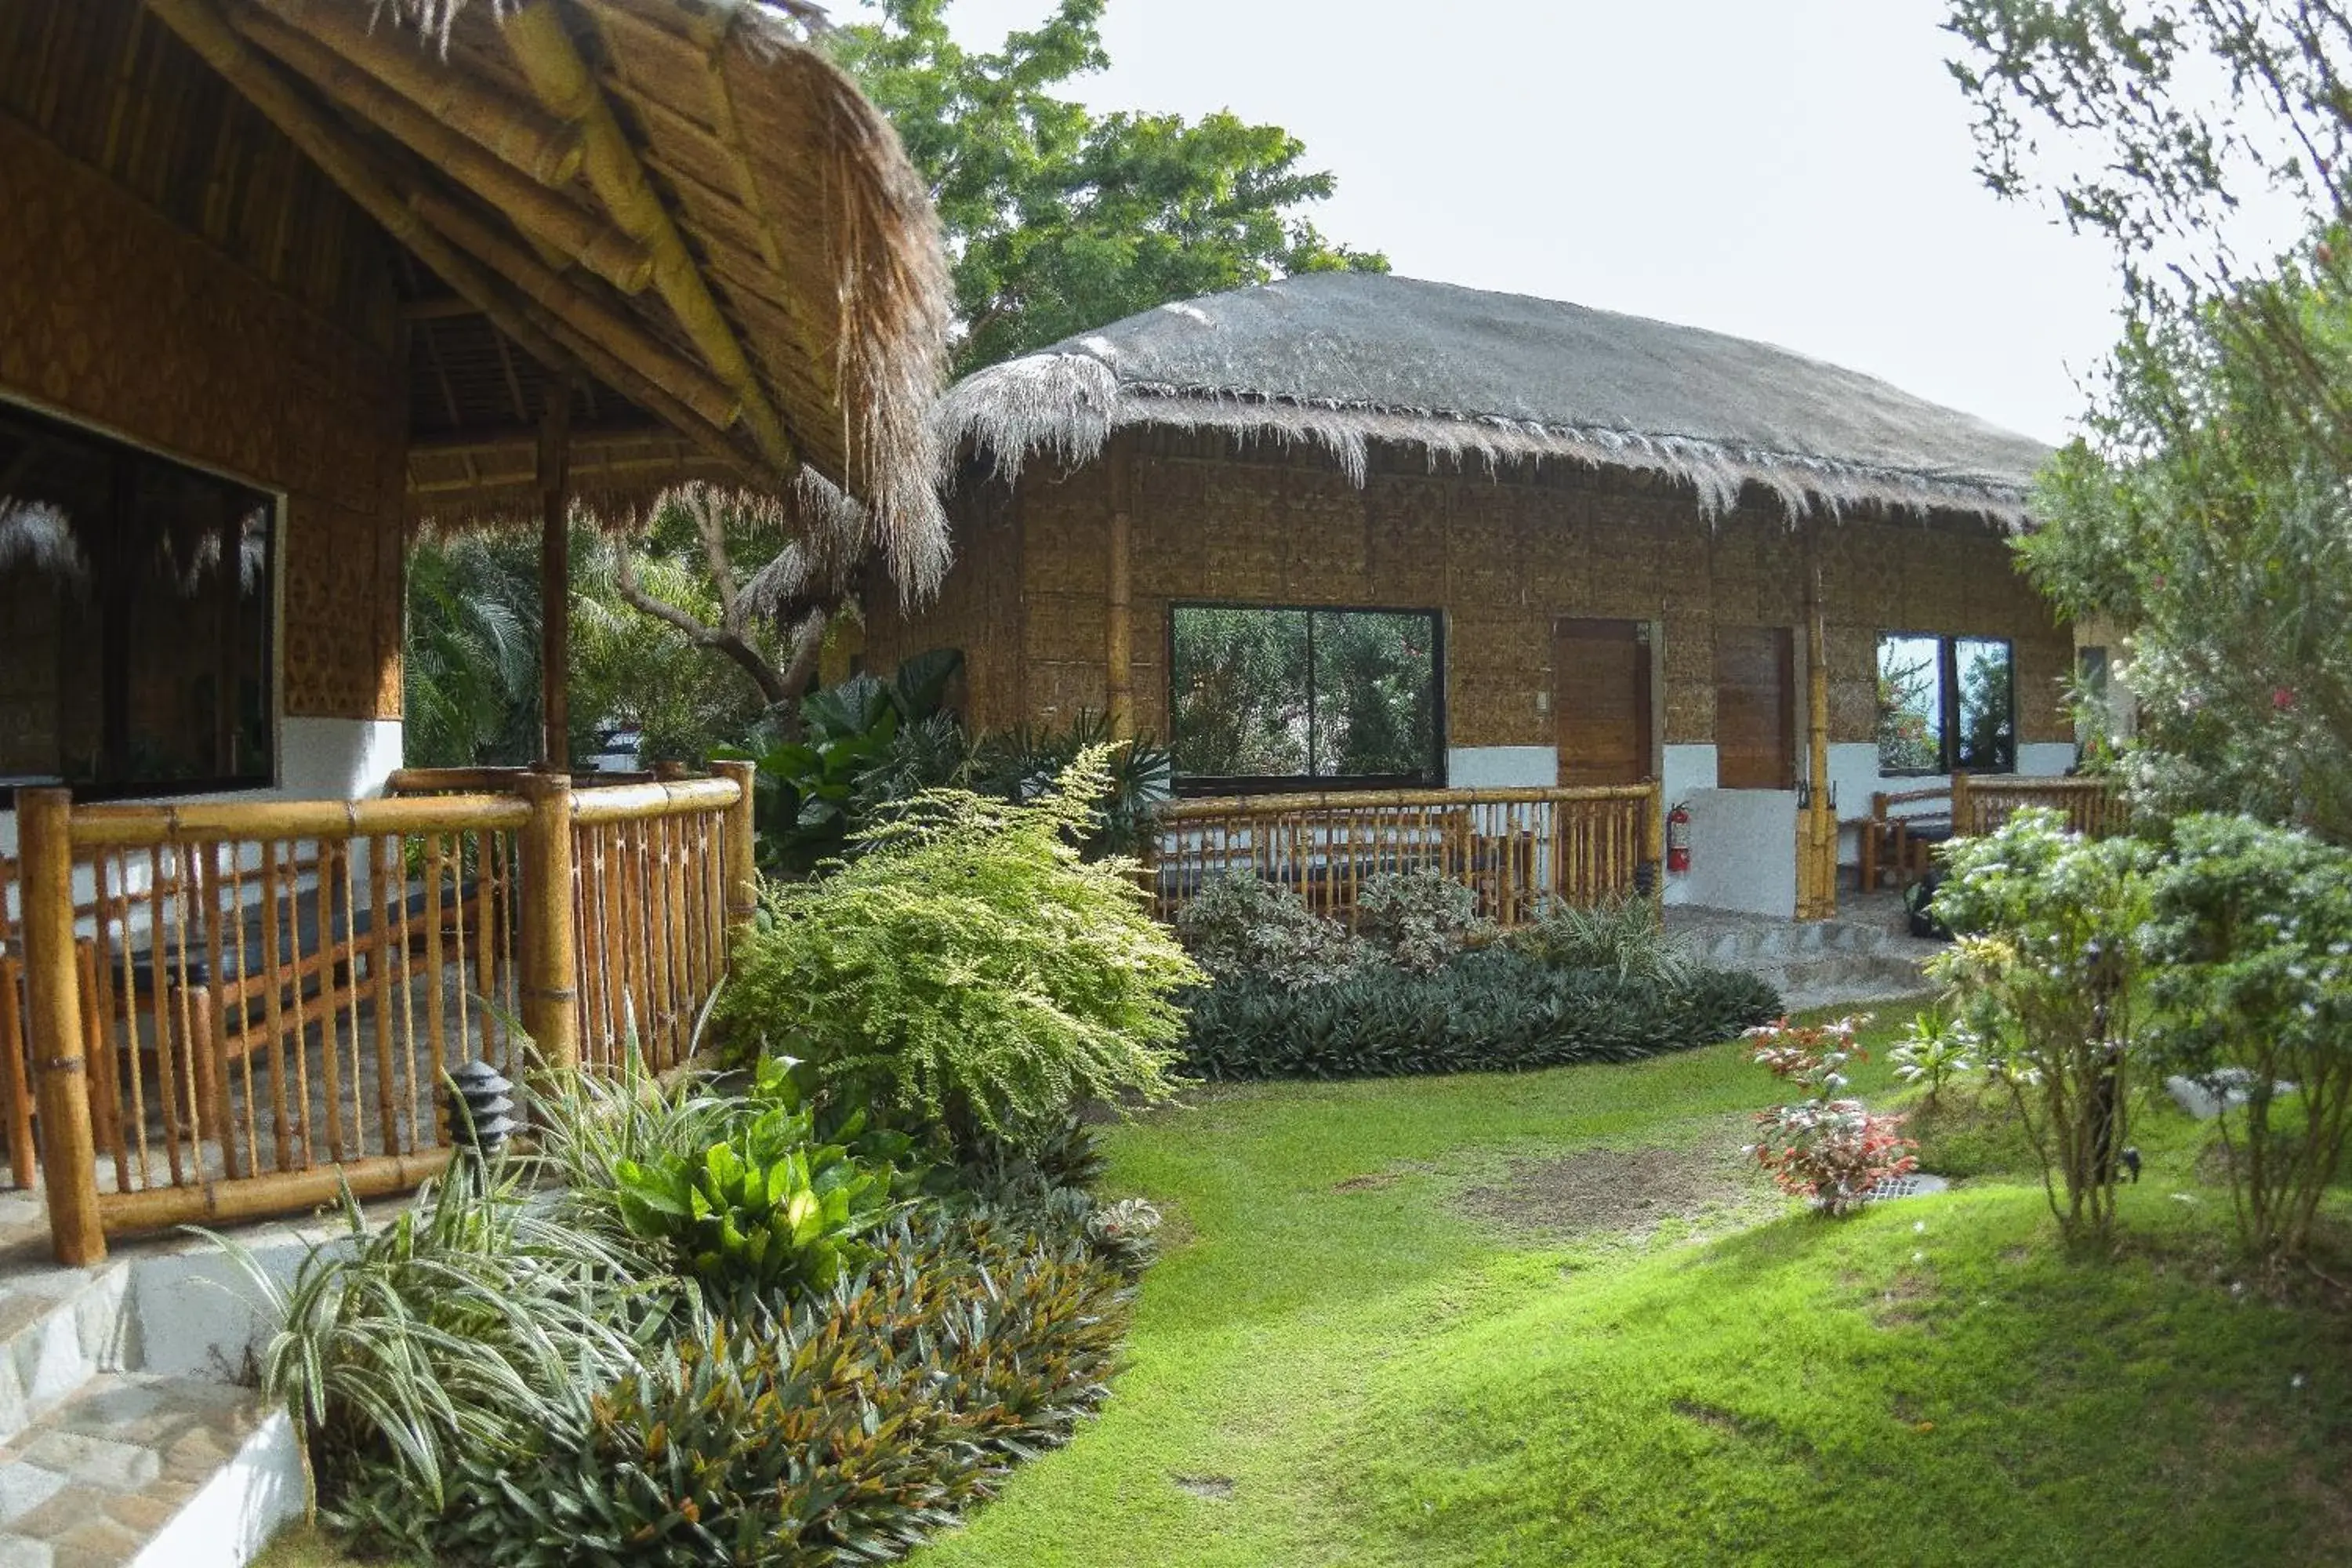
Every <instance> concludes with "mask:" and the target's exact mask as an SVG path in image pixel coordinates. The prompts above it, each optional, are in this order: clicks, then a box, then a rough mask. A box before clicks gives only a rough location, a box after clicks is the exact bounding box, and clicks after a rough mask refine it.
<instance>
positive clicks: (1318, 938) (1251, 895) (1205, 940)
mask: <svg viewBox="0 0 2352 1568" xmlns="http://www.w3.org/2000/svg"><path fill="white" fill-rule="evenodd" d="M1176 936H1177V940H1179V941H1180V942H1182V943H1183V944H1184V947H1185V950H1186V951H1187V952H1190V953H1191V954H1192V958H1193V961H1194V962H1195V963H1198V964H1200V966H1201V967H1202V968H1203V969H1205V970H1207V971H1208V972H1209V973H1210V974H1211V975H1213V976H1214V977H1215V978H1217V979H1219V980H1265V981H1271V982H1272V983H1274V984H1276V985H1279V986H1281V987H1282V988H1283V989H1284V990H1286V991H1300V990H1304V989H1306V988H1307V986H1310V985H1322V984H1328V983H1329V982H1331V981H1334V980H1344V979H1346V978H1347V977H1348V976H1349V975H1350V974H1353V973H1356V972H1358V971H1359V970H1360V969H1362V968H1363V967H1364V966H1365V964H1366V963H1368V962H1369V961H1370V957H1371V950H1370V948H1369V947H1368V946H1366V945H1365V944H1364V943H1363V942H1359V941H1357V940H1356V939H1355V938H1354V937H1353V936H1351V935H1349V932H1348V929H1347V928H1346V927H1345V926H1343V925H1341V924H1339V922H1338V921H1327V920H1325V919H1324V918H1323V917H1322V916H1321V915H1318V914H1317V913H1316V912H1315V911H1314V910H1310V909H1308V908H1307V900H1304V899H1302V898H1300V897H1299V896H1298V895H1297V893H1294V892H1292V891H1291V890H1290V889H1287V888H1280V887H1276V885H1275V884H1274V883H1272V882H1269V881H1267V880H1266V879H1265V878H1263V877H1254V876H1247V875H1244V876H1234V877H1220V878H1218V879H1216V880H1215V881H1213V882H1211V883H1210V884H1209V885H1208V886H1207V887H1205V888H1202V889H1201V891H1200V895H1199V896H1198V897H1197V898H1195V899H1193V900H1192V902H1191V903H1188V904H1186V905H1185V906H1184V907H1183V908H1182V909H1181V910H1178V911H1177V914H1176Z"/></svg>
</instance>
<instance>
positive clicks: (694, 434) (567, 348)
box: [148, 0, 750, 468]
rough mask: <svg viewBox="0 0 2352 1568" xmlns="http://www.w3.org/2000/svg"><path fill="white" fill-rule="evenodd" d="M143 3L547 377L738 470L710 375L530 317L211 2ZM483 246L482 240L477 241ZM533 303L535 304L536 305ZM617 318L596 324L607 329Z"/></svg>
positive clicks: (521, 271) (518, 259)
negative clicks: (580, 377) (615, 403)
mask: <svg viewBox="0 0 2352 1568" xmlns="http://www.w3.org/2000/svg"><path fill="white" fill-rule="evenodd" d="M148 5H149V6H150V8H151V9H152V10H153V11H154V12H155V14H156V15H157V16H160V17H162V18H163V22H164V23H165V25H166V26H170V27H171V29H172V30H173V32H175V33H177V34H178V35H179V36H180V37H181V39H182V40H183V41H184V42H185V43H186V44H187V45H188V46H189V47H191V48H194V50H195V51H196V52H197V54H199V55H201V56H202V57H203V58H204V59H205V62H206V63H207V64H209V65H210V66H212V68H214V69H215V70H217V71H218V72H220V74H221V75H222V76H224V77H226V79H228V81H229V82H230V84H231V85H232V86H234V87H236V89H237V90H238V91H239V92H241V93H243V94H244V95H245V96H246V98H247V100H250V101H251V102H252V103H253V105H254V107H255V108H257V109H258V110H261V112H262V114H263V115H264V116H265V117H266V118H267V119H268V120H269V121H270V122H271V123H272V124H274V125H276V126H277V127H278V129H279V130H280V131H282V132H285V133H286V136H287V138H288V139H289V141H291V142H294V144H295V145H296V146H297V147H299V148H300V149H301V150H302V152H303V153H305V154H307V155H308V156H309V157H310V160H311V161H312V162H313V163H317V164H318V165H319V166H320V168H321V169H323V170H325V171H326V173H327V174H328V176H329V177H330V178H331V179H332V180H334V182H335V183H336V184H339V185H341V187H342V189H343V191H344V193H345V194H346V195H350V196H351V197H352V200H353V201H355V202H357V203H358V204H359V205H360V206H361V207H362V209H363V210H365V211H366V213H367V214H368V216H371V217H373V218H374V219H375V220H376V222H378V223H380V224H382V225H383V226H384V228H385V229H386V230H387V231H388V232H390V234H391V235H392V237H394V239H396V240H399V241H400V242H401V243H402V244H404V245H405V246H407V247H408V248H409V249H410V250H412V251H414V252H415V255H416V258H417V259H418V260H420V261H422V262H423V263H425V266H427V267H429V268H432V269H433V270H434V271H435V272H436V273H438V274H439V275H440V277H441V279H442V280H443V281H444V282H446V283H447V284H448V285H449V286H450V287H451V288H452V289H456V290H457V293H458V294H459V295H460V296H462V297H463V298H465V299H466V300H469V301H471V302H472V303H473V304H474V305H475V306H476V307H478V309H479V310H481V311H482V313H483V314H484V315H486V316H488V318H489V319H490V321H491V322H492V324H494V325H495V326H497V327H498V329H499V331H503V332H505V333H506V334H507V335H508V336H509V338H512V339H513V340H514V342H515V343H516V345H517V346H518V347H520V349H521V350H522V351H523V352H524V353H528V354H530V356H531V357H532V358H533V359H536V360H538V361H539V362H540V363H542V364H545V365H547V366H548V367H550V368H551V369H557V370H568V369H570V368H572V366H573V365H574V364H583V365H585V366H586V367H587V369H588V370H589V372H590V373H591V374H594V375H595V376H597V377H598V378H599V379H601V380H603V381H604V382H605V383H607V384H610V385H612V386H613V387H614V388H616V389H617V390H618V391H620V392H621V393H622V394H623V395H626V396H627V397H629V398H630V399H632V400H633V401H635V403H637V404H638V405H641V406H643V407H644V408H645V409H646V411H647V412H648V413H651V414H653V415H654V416H656V417H657V418H659V419H662V420H663V421H665V422H666V423H667V424H669V425H670V426H673V427H674V428H676V429H677V431H679V432H680V433H681V434H683V435H685V436H687V437H689V438H690V439H692V440H693V441H694V442H695V443H696V444H697V445H698V446H700V447H704V448H705V449H706V450H708V451H710V452H711V453H713V454H714V455H716V456H719V458H722V459H723V460H724V461H726V462H728V463H729V464H730V466H733V467H735V468H749V466H750V465H749V463H748V460H747V458H746V456H745V454H744V453H743V452H741V451H740V450H739V449H737V448H736V447H734V445H733V444H732V443H731V442H730V440H729V439H728V438H727V437H726V436H725V434H724V431H725V430H726V428H727V426H730V425H731V424H732V423H733V415H732V412H731V411H732V408H733V403H732V400H731V398H730V397H728V396H727V395H725V394H724V392H723V391H721V392H718V393H711V392H710V391H709V389H710V388H711V387H713V386H714V385H715V384H716V383H715V381H714V380H713V378H712V377H711V376H710V375H709V373H707V372H705V371H702V370H701V369H699V368H698V367H696V366H694V365H691V364H689V363H687V362H686V361H685V360H684V359H682V358H680V357H679V356H677V355H676V354H674V353H670V352H669V351H667V350H666V349H661V348H659V347H658V346H657V345H656V344H655V343H654V341H653V340H652V339H651V338H650V337H648V336H646V334H644V333H643V332H642V331H636V330H635V328H630V329H629V330H628V332H627V334H625V336H626V337H627V338H629V339H632V340H633V342H630V343H628V344H627V345H625V346H608V345H607V344H606V343H604V342H599V341H597V337H596V334H595V333H593V332H591V331H587V330H583V328H582V327H581V326H579V325H577V324H575V323H572V322H570V321H564V320H563V319H562V316H561V313H560V311H559V310H556V309H555V308H554V307H553V306H550V307H548V308H549V316H548V317H541V316H538V315H535V314H534V313H533V312H532V311H531V310H529V309H528V308H525V307H521V306H519V305H517V304H516V303H514V302H513V301H512V300H509V297H508V296H507V294H506V292H505V289H504V287H503V286H502V284H501V281H500V280H499V279H497V278H496V277H494V275H493V273H492V271H490V270H486V269H485V267H484V266H483V265H478V263H477V260H476V258H474V257H473V256H471V255H468V254H467V248H466V247H463V244H462V241H459V240H457V239H456V238H455V237H451V236H446V235H444V234H443V233H442V232H441V231H440V230H439V229H438V228H436V227H435V226H433V225H431V224H429V223H427V222H426V221H425V218H424V216H423V215H422V214H420V213H419V212H418V211H417V210H416V209H415V206H414V205H412V202H411V199H410V193H409V192H408V191H406V190H404V189H403V188H402V185H401V184H400V182H399V181H398V180H397V179H396V178H395V177H394V175H393V174H390V173H389V172H387V171H386V169H385V168H384V166H383V163H382V162H381V161H380V160H378V159H377V158H375V157H374V156H373V154H371V153H369V152H368V151H367V150H366V149H365V148H363V147H361V146H359V145H357V144H356V143H355V142H354V141H353V139H352V137H351V136H349V135H348V134H347V133H346V132H344V131H343V130H342V129H341V127H340V126H337V125H335V124H333V123H332V122H331V121H328V120H327V119H326V118H325V116H324V115H323V114H322V113H320V111H319V110H315V109H313V108H312V107H311V106H310V102H309V101H308V100H306V99H304V98H303V97H302V96H301V94H300V93H299V92H298V91H296V89H294V87H293V85H292V83H291V82H289V80H288V79H286V77H285V76H284V75H283V74H281V72H280V70H279V68H278V67H277V66H276V65H275V64H274V63H273V62H272V61H270V60H269V59H268V57H266V56H264V55H262V54H261V53H260V52H259V51H258V50H257V49H256V48H254V47H252V46H251V45H248V44H247V43H246V42H245V40H244V39H242V38H240V37H238V36H237V35H236V31H235V29H233V28H231V27H230V26H228V24H226V22H224V21H222V20H221V18H220V15H219V13H218V12H217V11H216V10H215V9H214V7H213V5H212V4H211V0H148ZM439 205H440V207H441V209H442V211H443V212H444V214H445V216H446V214H447V213H449V212H456V213H457V214H458V216H459V218H460V220H461V221H460V222H459V224H458V226H459V227H460V228H462V229H463V230H464V231H465V232H466V234H467V236H468V237H472V238H474V239H476V240H477V241H478V243H483V245H484V248H486V249H490V250H493V251H495V252H496V253H497V259H493V258H490V257H483V258H481V261H482V262H484V263H487V264H488V267H489V268H495V269H496V270H497V271H501V272H503V271H506V270H507V267H506V265H504V264H505V263H512V264H513V265H514V267H515V268H517V270H516V271H515V272H513V273H510V274H509V279H511V281H512V283H513V285H514V286H515V287H519V288H522V289H524V290H525V292H527V293H529V292H531V291H532V289H538V290H539V292H540V293H541V294H543V295H544V296H545V297H546V300H552V301H554V302H555V305H564V304H567V303H568V302H573V301H577V300H581V299H583V298H593V297H589V296H586V295H585V294H584V291H583V290H581V289H577V288H576V287H575V286H573V285H572V284H571V283H569V282H567V281H566V280H564V279H560V278H557V277H555V276H554V275H553V274H551V273H550V272H549V271H548V270H547V268H544V267H543V266H541V263H540V261H539V259H538V258H536V257H534V256H530V254H529V253H528V252H527V251H526V250H525V249H524V248H523V247H521V246H520V245H517V244H515V243H513V242H511V241H507V240H504V239H503V238H499V237H496V233H495V230H493V229H492V228H491V227H490V226H489V225H488V224H486V223H481V222H479V221H478V220H474V219H472V218H471V217H470V215H467V214H465V213H464V211H463V209H462V208H458V207H457V205H456V204H455V203H452V202H447V201H446V200H445V201H443V202H442V203H440V204H439ZM486 235H487V236H490V237H491V239H490V240H488V241H484V239H483V237H484V236H486ZM542 303H543V304H544V303H545V301H542ZM615 321H618V318H617V317H614V319H613V321H600V322H599V323H598V324H599V326H600V327H605V328H609V327H612V326H613V325H614V322H615ZM671 374H675V375H677V376H679V377H680V378H681V379H680V380H679V381H678V382H677V383H676V385H677V389H678V390H677V394H676V395H673V392H672V390H671V386H670V385H668V384H664V382H663V381H662V380H661V379H659V378H660V377H662V376H664V375H671ZM697 396H701V397H703V398H704V400H705V402H706V405H724V410H725V411H726V413H727V416H726V417H725V418H718V417H715V415H716V414H718V413H719V412H720V411H721V410H720V409H719V408H718V407H716V406H712V407H710V408H709V412H702V411H698V410H697V409H695V408H694V407H693V406H692V405H691V403H690V401H689V400H690V399H692V398H694V397H697Z"/></svg>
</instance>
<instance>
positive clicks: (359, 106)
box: [229, 9, 654, 294]
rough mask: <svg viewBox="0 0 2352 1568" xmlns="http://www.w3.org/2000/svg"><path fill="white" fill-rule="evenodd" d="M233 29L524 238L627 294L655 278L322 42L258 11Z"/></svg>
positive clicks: (570, 205)
mask: <svg viewBox="0 0 2352 1568" xmlns="http://www.w3.org/2000/svg"><path fill="white" fill-rule="evenodd" d="M229 24H230V26H234V27H235V28H236V30H237V31H238V32H239V33H241V34H243V35H244V36H245V37H246V38H247V40H248V41H250V42H252V43H255V44H257V45H259V46H260V47H262V48H264V49H267V50H268V51H269V53H270V54H272V55H275V56H276V57H277V58H278V60H279V61H281V62H282V63H283V64H284V65H285V66H286V67H287V68H289V69H290V70H292V71H293V72H294V73H295V74H296V75H297V76H299V77H301V78H302V79H304V80H306V81H308V82H310V85H311V86H313V87H315V88H317V89H319V90H320V92H322V93H324V94H325V95H326V96H327V97H328V98H330V99H331V100H334V101H335V102H337V103H339V104H341V106H342V107H344V108H345V109H348V110H351V111H352V112H353V113H354V114H357V115H358V116H360V118H362V120H365V121H369V122H370V123H372V124H374V125H377V126H379V127H381V128H382V129H383V130H384V131H385V132H389V133H390V134H392V135H393V136H394V137H396V138H398V139H399V140H400V141H401V142H404V143H405V144H406V145H407V147H408V148H409V150H410V151H411V152H414V153H416V154H417V156H419V157H421V158H423V159H424V160H425V162H426V163H430V164H432V165H433V166H434V167H435V168H436V169H439V170H441V171H443V172H444V173H446V174H448V175H449V176H450V178H452V179H454V180H456V181H457V183H458V184H462V185H464V186H465V187H466V188H467V189H468V190H470V191H472V192H473V193H474V194H475V195H478V196H480V197H481V198H482V199H483V200H484V201H486V202H488V203H489V205H492V206H494V207H496V208H498V209H499V211H500V212H502V213H504V214H506V216H508V217H509V218H511V219H513V220H514V223H515V226H516V227H518V228H520V229H521V230H522V231H523V233H524V234H526V235H528V236H531V237H536V238H538V239H541V240H544V241H546V242H547V243H548V244H549V245H551V246H552V247H555V249H556V250H557V251H558V252H559V253H560V254H561V255H562V256H563V257H564V258H568V259H570V258H576V259H577V260H578V261H579V263H580V265H582V266H583V267H585V268H588V270H590V271H591V272H593V273H594V274H596V276H598V277H599V278H602V279H604V280H605V281H606V282H608V283H610V284H612V285H613V286H614V288H616V289H620V290H621V291H622V292H624V293H627V294H634V293H636V292H637V291H638V290H640V289H643V288H645V286H646V284H647V283H648V282H650V281H651V280H652V279H653V272H654V258H653V256H652V254H651V253H650V252H648V251H647V250H646V247H644V246H642V245H639V244H638V243H637V242H636V241H635V240H634V239H631V238H630V237H628V236H627V235H625V234H623V233H621V232H620V231H619V230H618V229H616V228H614V226H612V225H611V224H610V223H608V222H604V221H603V220H601V219H599V218H598V217H597V216H596V215H594V214H593V213H591V212H588V211H586V210H585V209H583V207H581V206H580V205H578V204H577V203H575V202H573V201H572V200H571V199H569V198H568V197H565V196H562V195H558V194H556V193H555V192H554V191H551V190H550V189H549V188H548V187H547V186H546V185H544V184H541V183H540V182H539V181H537V180H535V179H532V178H530V176H529V175H527V174H523V173H522V172H521V171H520V170H518V169H516V168H515V167H514V165H512V164H511V163H507V162H506V161H505V160H504V159H502V158H499V157H497V156H496V155H494V154H493V153H490V152H488V150H487V149H485V148H484V147H483V146H482V144H481V143H480V142H476V141H474V140H473V139H472V138H471V137H468V136H465V135H462V134H460V133H459V132H456V131H453V130H451V129H450V128H449V127H448V126H447V125H445V124H444V123H442V122H441V121H438V120H436V119H434V118H433V116H432V115H430V114H428V113H427V112H425V110H423V109H421V108H419V107H418V106H417V104H416V103H415V100H412V99H410V98H407V97H405V96H404V95H403V94H401V93H398V92H395V91H394V90H393V89H390V88H388V87H386V86H384V85H383V82H382V81H380V80H378V79H376V78H375V77H373V76H371V75H369V74H368V73H367V72H365V71H363V70H362V69H360V68H358V67H356V66H354V65H352V63H351V62H350V61H349V60H347V59H345V58H342V57H341V55H338V54H337V53H336V52H335V51H334V50H333V49H331V48H329V47H326V46H325V45H323V44H321V43H320V42H319V41H318V40H317V39H316V38H315V37H311V36H310V35H309V34H307V33H304V32H301V31H300V30H299V29H297V28H294V27H291V26H288V25H287V24H285V23H284V22H281V21H279V20H278V18H276V17H275V16H270V15H269V14H268V13H267V12H262V11H255V10H251V9H244V10H238V11H233V12H231V13H229Z"/></svg>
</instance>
